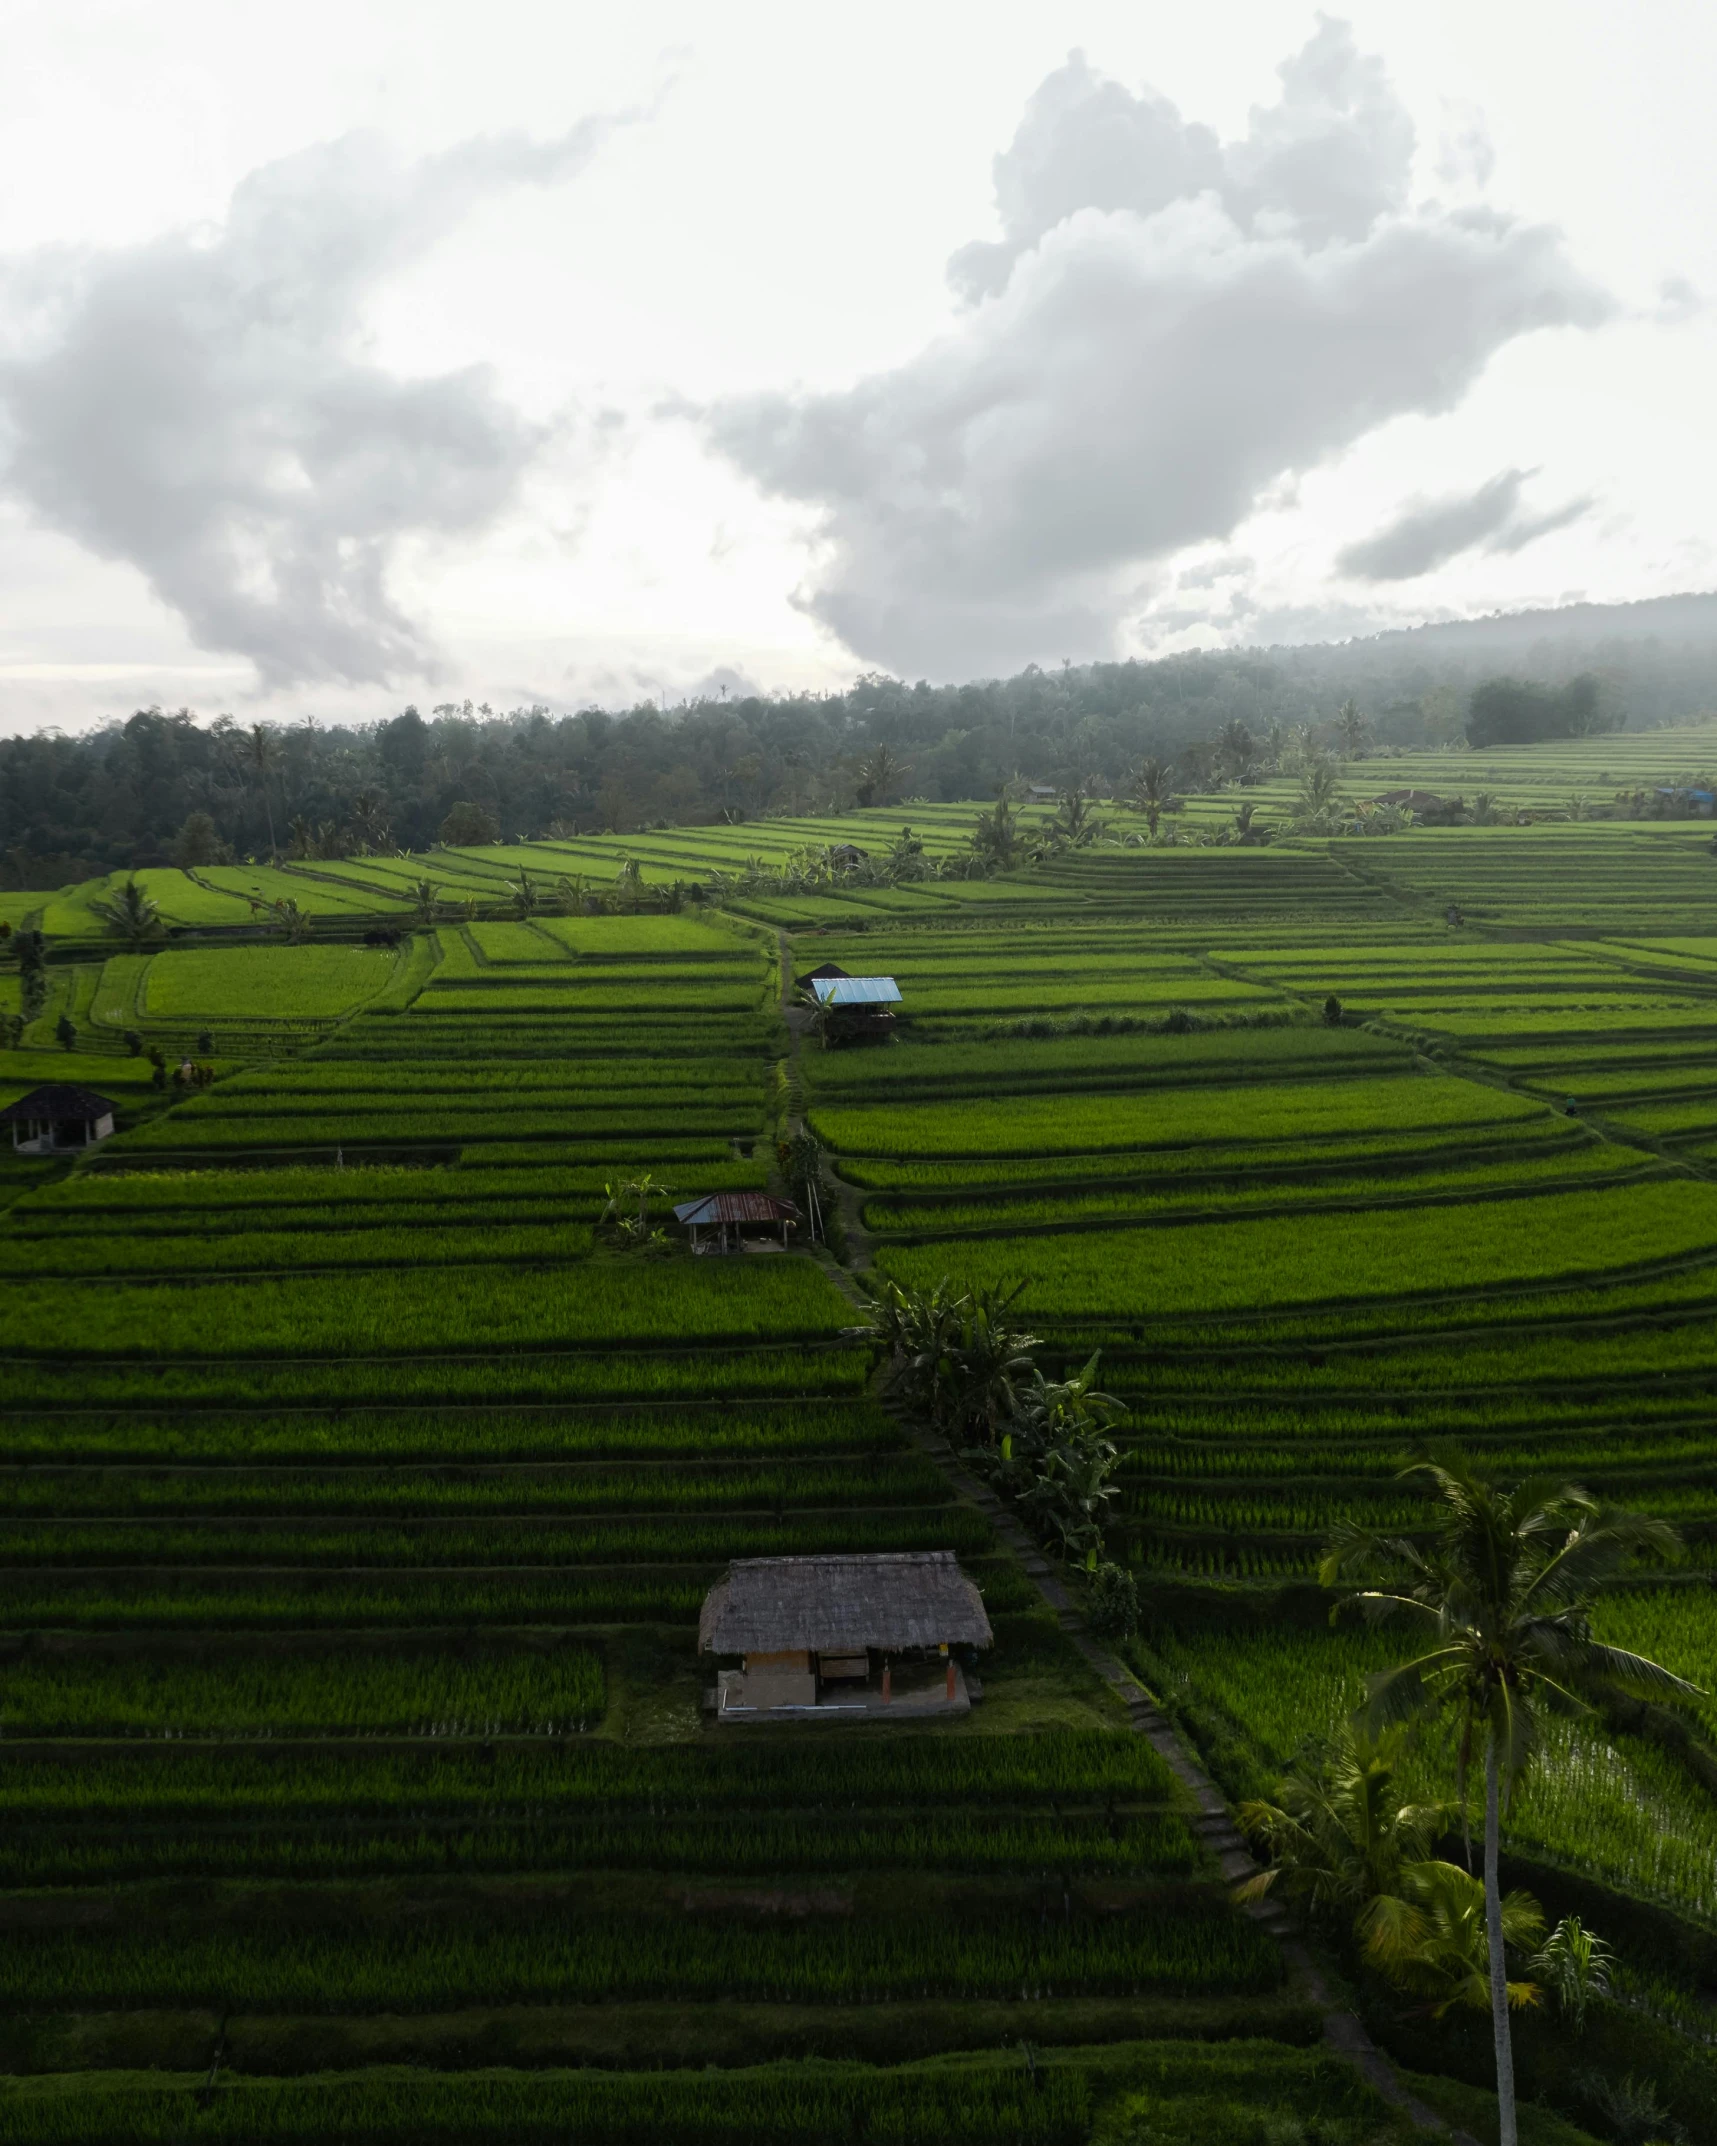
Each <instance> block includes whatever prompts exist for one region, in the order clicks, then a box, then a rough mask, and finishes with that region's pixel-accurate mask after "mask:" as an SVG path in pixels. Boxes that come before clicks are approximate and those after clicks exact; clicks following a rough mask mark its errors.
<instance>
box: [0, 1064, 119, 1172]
mask: <svg viewBox="0 0 1717 2146" xmlns="http://www.w3.org/2000/svg"><path fill="white" fill-rule="evenodd" d="M118 1108H119V1105H118V1104H117V1103H116V1102H114V1101H113V1099H112V1098H111V1097H110V1096H105V1095H98V1094H97V1093H96V1091H95V1090H94V1089H93V1088H79V1087H75V1086H73V1085H72V1084H71V1083H70V1082H67V1081H49V1082H48V1083H47V1085H46V1086H45V1087H41V1088H32V1089H31V1090H30V1092H29V1094H28V1095H21V1096H20V1097H19V1098H18V1100H17V1101H16V1102H15V1103H9V1104H8V1105H7V1106H6V1108H5V1109H4V1110H0V1124H4V1125H10V1126H11V1128H12V1145H13V1146H14V1147H15V1148H16V1149H17V1150H18V1152H19V1154H20V1155H66V1154H71V1153H73V1152H74V1151H75V1150H77V1149H78V1148H86V1147H93V1146H94V1145H95V1143H96V1142H97V1141H98V1140H105V1139H106V1138H107V1136H108V1134H109V1133H111V1132H112V1130H113V1115H114V1112H115V1111H116V1110H118Z"/></svg>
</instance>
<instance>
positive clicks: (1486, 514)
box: [1335, 469, 1594, 581]
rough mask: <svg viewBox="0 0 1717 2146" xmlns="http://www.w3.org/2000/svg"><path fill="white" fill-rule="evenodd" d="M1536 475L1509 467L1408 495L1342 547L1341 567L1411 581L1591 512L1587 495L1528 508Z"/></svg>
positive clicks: (1514, 546) (1362, 576)
mask: <svg viewBox="0 0 1717 2146" xmlns="http://www.w3.org/2000/svg"><path fill="white" fill-rule="evenodd" d="M1531 474H1532V473H1531V472H1530V471H1528V470H1522V469H1505V470H1502V471H1500V472H1499V473H1498V474H1497V475H1496V476H1494V477H1489V478H1487V479H1486V480H1485V482H1484V483H1483V484H1481V485H1479V486H1478V487H1477V488H1476V489H1475V490H1473V491H1471V492H1461V493H1457V494H1455V495H1453V496H1452V497H1448V498H1441V499H1424V498H1415V499H1412V500H1409V501H1408V502H1407V504H1406V505H1405V506H1404V507H1402V508H1401V509H1400V510H1399V512H1397V513H1396V514H1394V515H1393V516H1391V518H1390V519H1389V520H1388V521H1387V522H1386V523H1385V524H1384V525H1383V527H1382V528H1381V529H1379V530H1377V531H1375V532H1374V533H1373V534H1372V535H1371V536H1368V537H1363V538H1361V539H1360V540H1359V542H1357V543H1354V544H1349V545H1348V546H1347V547H1346V548H1345V550H1343V551H1341V552H1338V553H1337V555H1336V562H1335V563H1336V567H1337V569H1338V571H1340V572H1341V573H1344V574H1350V575H1352V576H1353V577H1354V578H1355V579H1356V580H1359V581H1412V580H1416V579H1417V578H1418V576H1419V575H1421V574H1428V573H1430V572H1431V570H1432V569H1433V568H1434V567H1438V566H1442V565H1444V564H1445V563H1446V562H1447V561H1448V560H1450V559H1454V558H1458V557H1459V556H1460V554H1461V553H1462V552H1464V551H1473V550H1475V549H1478V548H1480V547H1482V548H1483V549H1484V550H1486V551H1500V552H1517V551H1524V550H1525V549H1526V547H1527V545H1528V544H1532V543H1535V542H1536V541H1537V540H1538V538H1539V537H1541V536H1548V535H1549V534H1550V532H1551V531H1552V530H1555V529H1566V528H1567V527H1568V526H1569V525H1570V523H1573V522H1577V521H1579V520H1581V519H1582V518H1583V517H1584V516H1586V515H1587V514H1589V513H1590V512H1591V511H1592V507H1593V504H1594V502H1593V501H1592V500H1591V499H1590V498H1585V499H1571V500H1568V501H1566V502H1565V503H1564V504H1563V505H1561V506H1559V507H1551V508H1546V509H1544V510H1542V511H1540V512H1538V513H1536V514H1534V513H1529V512H1527V511H1526V510H1525V509H1524V508H1523V506H1522V503H1521V496H1520V495H1521V487H1522V486H1523V485H1524V484H1525V483H1526V480H1527V478H1528V477H1529V476H1530V475H1531Z"/></svg>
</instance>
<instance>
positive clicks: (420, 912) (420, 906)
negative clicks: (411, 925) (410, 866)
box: [411, 879, 441, 924]
mask: <svg viewBox="0 0 1717 2146" xmlns="http://www.w3.org/2000/svg"><path fill="white" fill-rule="evenodd" d="M411 913H412V919H413V921H414V922H415V923H418V924H433V923H434V922H435V920H436V918H437V916H439V915H440V913H441V889H440V888H439V887H438V886H437V885H436V884H435V882H434V880H432V879H420V880H419V881H418V882H417V883H416V885H415V886H414V887H413V888H412V890H411Z"/></svg>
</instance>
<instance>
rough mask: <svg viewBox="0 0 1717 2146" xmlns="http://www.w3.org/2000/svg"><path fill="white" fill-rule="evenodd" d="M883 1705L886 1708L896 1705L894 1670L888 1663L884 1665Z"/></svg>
mask: <svg viewBox="0 0 1717 2146" xmlns="http://www.w3.org/2000/svg"><path fill="white" fill-rule="evenodd" d="M882 1703H883V1705H884V1706H892V1705H893V1704H894V1669H893V1667H892V1665H891V1664H890V1663H888V1662H884V1663H883V1665H882Z"/></svg>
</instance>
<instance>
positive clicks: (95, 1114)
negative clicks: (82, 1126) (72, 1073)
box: [0, 1080, 119, 1124]
mask: <svg viewBox="0 0 1717 2146" xmlns="http://www.w3.org/2000/svg"><path fill="white" fill-rule="evenodd" d="M118 1108H119V1105H118V1104H117V1103H115V1102H113V1101H112V1100H111V1099H110V1098H109V1097H108V1096H105V1095H97V1094H96V1092H95V1090H94V1089H93V1088H75V1087H73V1086H72V1085H71V1084H70V1082H68V1081H57V1080H56V1081H50V1082H49V1083H48V1085H47V1086H46V1087H45V1088H32V1089H31V1090H30V1092H29V1094H28V1095H21V1096H19V1098H18V1100H17V1101H16V1102H15V1103H9V1104H8V1105H7V1107H6V1108H5V1109H4V1110H0V1124H8V1123H10V1122H11V1121H12V1120H14V1119H18V1118H106V1117H111V1116H112V1114H113V1113H114V1111H116V1110H117V1109H118Z"/></svg>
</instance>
